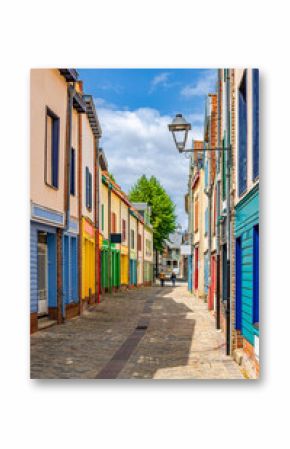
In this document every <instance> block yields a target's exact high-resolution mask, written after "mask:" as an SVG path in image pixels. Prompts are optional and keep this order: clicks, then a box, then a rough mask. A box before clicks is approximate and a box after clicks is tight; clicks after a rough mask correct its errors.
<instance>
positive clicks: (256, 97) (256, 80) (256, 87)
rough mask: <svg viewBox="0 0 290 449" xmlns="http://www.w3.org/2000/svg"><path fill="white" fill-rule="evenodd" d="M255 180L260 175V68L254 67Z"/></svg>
mask: <svg viewBox="0 0 290 449" xmlns="http://www.w3.org/2000/svg"><path fill="white" fill-rule="evenodd" d="M252 74H253V77H252V79H253V81H252V85H253V180H255V179H256V178H257V177H258V176H259V69H253V72H252Z"/></svg>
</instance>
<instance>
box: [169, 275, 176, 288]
mask: <svg viewBox="0 0 290 449" xmlns="http://www.w3.org/2000/svg"><path fill="white" fill-rule="evenodd" d="M170 279H171V282H172V287H175V282H176V273H174V271H172V273H171V276H170Z"/></svg>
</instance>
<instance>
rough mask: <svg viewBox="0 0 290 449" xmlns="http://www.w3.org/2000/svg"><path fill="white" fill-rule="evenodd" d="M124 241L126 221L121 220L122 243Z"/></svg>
mask: <svg viewBox="0 0 290 449" xmlns="http://www.w3.org/2000/svg"><path fill="white" fill-rule="evenodd" d="M125 240H126V220H124V219H122V242H125Z"/></svg>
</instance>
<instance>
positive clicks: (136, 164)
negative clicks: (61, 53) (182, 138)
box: [78, 69, 216, 227]
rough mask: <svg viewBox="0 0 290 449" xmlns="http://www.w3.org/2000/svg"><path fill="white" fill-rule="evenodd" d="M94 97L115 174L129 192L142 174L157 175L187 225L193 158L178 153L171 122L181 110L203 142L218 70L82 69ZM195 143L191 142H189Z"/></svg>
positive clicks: (102, 143) (81, 73)
mask: <svg viewBox="0 0 290 449" xmlns="http://www.w3.org/2000/svg"><path fill="white" fill-rule="evenodd" d="M78 72H79V77H80V79H81V80H83V82H84V92H85V93H86V94H90V95H92V96H93V97H94V100H95V104H96V109H97V113H98V116H99V119H100V123H101V127H102V130H103V136H102V139H101V146H102V147H103V148H104V150H105V153H106V156H107V159H108V163H109V170H110V171H111V172H112V173H113V174H114V176H115V178H116V180H117V182H118V183H119V184H120V185H121V186H122V188H123V189H124V190H125V191H126V192H128V190H129V189H130V187H131V186H132V184H134V183H135V182H136V181H137V179H138V177H139V176H141V175H142V174H146V175H147V176H150V175H154V176H156V177H157V178H158V179H159V180H160V182H161V183H162V185H163V186H164V187H165V189H166V190H167V192H168V193H169V195H170V196H171V198H172V199H173V201H174V202H175V204H176V213H177V216H178V222H179V223H180V224H181V225H182V226H183V227H185V226H186V224H187V216H186V214H185V211H184V194H185V193H186V190H187V179H188V160H187V159H186V158H185V157H184V156H183V155H180V154H178V153H177V151H176V149H175V147H174V144H173V140H172V137H171V136H170V134H169V131H168V128H167V124H168V123H169V122H170V121H171V120H172V118H173V117H174V115H175V114H176V113H179V112H181V113H182V114H183V115H184V116H185V117H186V118H187V120H188V121H190V122H191V124H192V128H193V129H192V133H191V135H190V139H193V138H196V139H200V138H202V133H203V117H204V102H205V97H206V95H207V94H208V93H212V92H214V91H215V88H216V87H215V86H216V70H206V69H78ZM188 144H190V141H189V142H188Z"/></svg>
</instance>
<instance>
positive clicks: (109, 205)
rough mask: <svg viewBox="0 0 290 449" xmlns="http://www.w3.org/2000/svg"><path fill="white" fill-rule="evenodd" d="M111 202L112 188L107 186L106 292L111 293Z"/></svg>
mask: <svg viewBox="0 0 290 449" xmlns="http://www.w3.org/2000/svg"><path fill="white" fill-rule="evenodd" d="M111 200H112V187H111V185H110V184H109V185H108V234H109V235H108V291H109V293H112V269H111V266H112V250H111V232H112V223H111Z"/></svg>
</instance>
